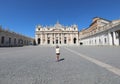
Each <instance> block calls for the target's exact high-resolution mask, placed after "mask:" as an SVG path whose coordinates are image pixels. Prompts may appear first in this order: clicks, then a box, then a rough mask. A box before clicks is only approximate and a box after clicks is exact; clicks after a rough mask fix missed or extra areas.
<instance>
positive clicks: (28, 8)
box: [0, 0, 120, 37]
mask: <svg viewBox="0 0 120 84" xmlns="http://www.w3.org/2000/svg"><path fill="white" fill-rule="evenodd" d="M96 16H98V17H102V18H105V19H108V20H114V19H120V0H0V25H2V27H3V28H4V29H9V30H12V31H15V32H18V33H21V34H24V35H27V36H30V37H34V35H35V26H36V25H38V24H41V25H43V26H45V25H54V24H55V23H56V21H57V20H58V21H59V22H60V23H61V24H62V25H65V26H66V25H68V26H70V25H72V24H77V25H78V27H79V30H81V29H82V28H87V27H88V26H89V25H90V23H91V22H92V18H93V17H96Z"/></svg>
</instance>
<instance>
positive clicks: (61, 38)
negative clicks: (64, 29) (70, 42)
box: [61, 33, 63, 45]
mask: <svg viewBox="0 0 120 84" xmlns="http://www.w3.org/2000/svg"><path fill="white" fill-rule="evenodd" d="M62 44H63V35H62V33H61V45H62Z"/></svg>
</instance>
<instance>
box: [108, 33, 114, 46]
mask: <svg viewBox="0 0 120 84" xmlns="http://www.w3.org/2000/svg"><path fill="white" fill-rule="evenodd" d="M108 43H109V45H112V44H113V43H112V35H111V33H110V32H109V33H108Z"/></svg>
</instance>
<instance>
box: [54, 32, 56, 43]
mask: <svg viewBox="0 0 120 84" xmlns="http://www.w3.org/2000/svg"><path fill="white" fill-rule="evenodd" d="M55 39H56V38H55V33H54V45H55V44H56V42H55Z"/></svg>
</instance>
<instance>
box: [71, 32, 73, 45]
mask: <svg viewBox="0 0 120 84" xmlns="http://www.w3.org/2000/svg"><path fill="white" fill-rule="evenodd" d="M71 44H73V34H72V33H71Z"/></svg>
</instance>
